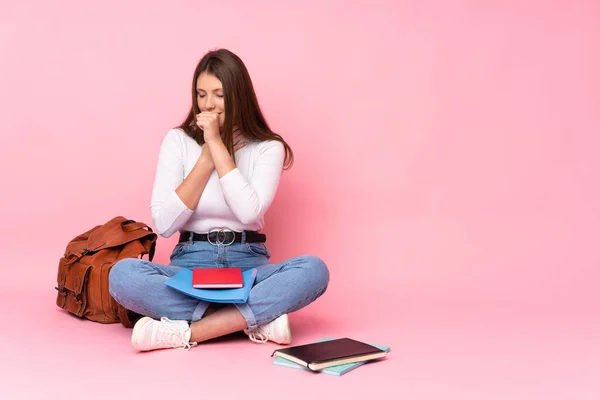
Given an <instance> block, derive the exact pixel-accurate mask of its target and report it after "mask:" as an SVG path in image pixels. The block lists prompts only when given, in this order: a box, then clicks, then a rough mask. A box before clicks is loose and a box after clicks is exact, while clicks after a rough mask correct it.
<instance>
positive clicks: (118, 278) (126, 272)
mask: <svg viewBox="0 0 600 400" xmlns="http://www.w3.org/2000/svg"><path fill="white" fill-rule="evenodd" d="M137 261H140V260H138V259H136V258H124V259H122V260H119V261H117V262H116V263H115V264H114V265H113V267H112V268H111V269H110V273H109V274H108V291H109V293H110V294H111V295H112V296H113V297H115V296H117V297H118V296H119V295H120V294H121V293H123V292H124V291H125V290H126V289H127V283H128V282H129V283H130V282H131V280H132V276H131V274H132V273H133V272H134V271H135V264H136V262H137Z"/></svg>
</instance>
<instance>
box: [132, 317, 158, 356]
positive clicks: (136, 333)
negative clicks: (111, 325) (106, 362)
mask: <svg viewBox="0 0 600 400" xmlns="http://www.w3.org/2000/svg"><path fill="white" fill-rule="evenodd" d="M152 321H153V319H152V318H150V317H142V318H140V319H139V320H138V322H136V323H135V326H134V327H133V332H131V345H132V346H133V348H134V349H136V350H138V351H146V350H147V349H144V348H142V347H141V342H140V339H141V337H140V336H142V337H143V335H140V332H141V331H143V329H144V327H145V326H146V325H148V324H149V323H151V322H152Z"/></svg>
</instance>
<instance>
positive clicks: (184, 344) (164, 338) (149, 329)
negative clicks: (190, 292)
mask: <svg viewBox="0 0 600 400" xmlns="http://www.w3.org/2000/svg"><path fill="white" fill-rule="evenodd" d="M191 335H192V330H191V329H190V325H189V324H188V322H187V321H172V320H170V319H168V318H166V317H162V318H161V319H160V321H157V320H155V319H152V318H150V317H143V318H141V319H140V320H139V321H138V322H136V324H135V326H134V327H133V332H132V334H131V345H132V346H133V348H134V349H136V350H138V351H148V350H157V349H169V348H174V349H189V348H191V347H193V346H195V345H196V344H197V343H195V342H192V343H190V336H191Z"/></svg>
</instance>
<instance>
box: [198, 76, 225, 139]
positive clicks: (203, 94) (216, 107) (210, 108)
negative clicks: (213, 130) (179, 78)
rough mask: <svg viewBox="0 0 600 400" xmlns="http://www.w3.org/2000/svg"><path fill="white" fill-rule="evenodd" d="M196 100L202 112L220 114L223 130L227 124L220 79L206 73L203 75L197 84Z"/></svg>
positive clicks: (220, 123)
mask: <svg viewBox="0 0 600 400" xmlns="http://www.w3.org/2000/svg"><path fill="white" fill-rule="evenodd" d="M196 99H197V100H198V108H200V112H213V113H217V114H219V125H220V127H221V128H222V127H223V124H224V122H225V99H224V98H223V85H222V84H221V81H220V80H219V78H217V77H216V76H214V75H212V74H209V73H206V72H203V73H201V74H200V76H199V77H198V81H197V82H196Z"/></svg>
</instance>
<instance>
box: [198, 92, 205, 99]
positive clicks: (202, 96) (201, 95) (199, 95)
mask: <svg viewBox="0 0 600 400" xmlns="http://www.w3.org/2000/svg"><path fill="white" fill-rule="evenodd" d="M204 96H206V95H205V94H200V93H198V97H200V98H201V99H203V98H204Z"/></svg>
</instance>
